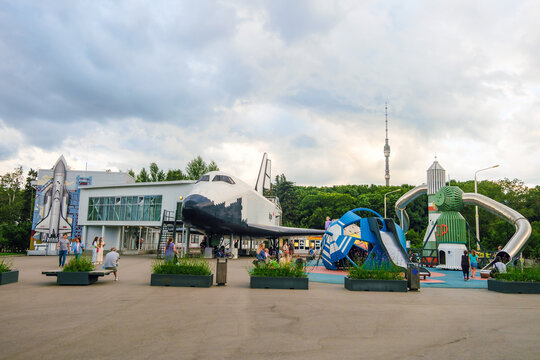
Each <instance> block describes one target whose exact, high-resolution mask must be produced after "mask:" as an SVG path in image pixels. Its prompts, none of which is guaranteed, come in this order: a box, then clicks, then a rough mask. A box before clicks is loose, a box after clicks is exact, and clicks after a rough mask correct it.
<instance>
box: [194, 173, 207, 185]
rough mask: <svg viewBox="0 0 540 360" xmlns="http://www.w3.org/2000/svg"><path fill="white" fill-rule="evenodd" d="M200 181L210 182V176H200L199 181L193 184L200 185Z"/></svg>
mask: <svg viewBox="0 0 540 360" xmlns="http://www.w3.org/2000/svg"><path fill="white" fill-rule="evenodd" d="M201 181H210V175H203V176H201V178H200V179H199V180H197V182H196V183H195V184H197V183H200V182H201Z"/></svg>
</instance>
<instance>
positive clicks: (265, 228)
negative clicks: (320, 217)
mask: <svg viewBox="0 0 540 360" xmlns="http://www.w3.org/2000/svg"><path fill="white" fill-rule="evenodd" d="M248 227H249V228H250V230H252V231H253V230H255V231H258V232H260V233H261V236H302V235H324V230H319V229H304V228H291V227H286V226H272V225H258V224H248Z"/></svg>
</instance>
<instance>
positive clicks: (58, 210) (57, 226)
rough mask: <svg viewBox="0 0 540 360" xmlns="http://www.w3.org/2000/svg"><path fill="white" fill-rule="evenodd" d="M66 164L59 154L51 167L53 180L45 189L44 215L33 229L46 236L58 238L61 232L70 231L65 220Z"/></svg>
mask: <svg viewBox="0 0 540 360" xmlns="http://www.w3.org/2000/svg"><path fill="white" fill-rule="evenodd" d="M66 170H67V164H66V160H65V159H64V157H63V156H60V158H59V159H58V161H57V162H56V164H55V165H54V168H53V181H52V183H51V184H50V185H49V186H48V189H46V190H45V208H44V213H43V214H44V215H45V216H44V217H43V219H42V220H41V221H40V222H39V223H38V224H37V225H36V228H35V231H36V232H40V233H45V234H44V235H46V237H47V238H52V239H55V238H58V237H59V236H60V235H61V234H69V233H71V224H70V223H69V222H68V221H67V211H68V204H69V191H68V190H67V189H66V186H65V180H66Z"/></svg>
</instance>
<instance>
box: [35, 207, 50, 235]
mask: <svg viewBox="0 0 540 360" xmlns="http://www.w3.org/2000/svg"><path fill="white" fill-rule="evenodd" d="M49 215H51V213H50V212H49V213H48V214H47V216H45V217H44V218H43V219H42V220H41V221H40V222H39V223H38V224H37V225H36V231H41V232H43V231H49V228H50V227H51V217H50V216H49Z"/></svg>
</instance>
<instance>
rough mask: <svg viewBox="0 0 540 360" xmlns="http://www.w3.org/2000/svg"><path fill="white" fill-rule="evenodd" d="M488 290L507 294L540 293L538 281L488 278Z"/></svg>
mask: <svg viewBox="0 0 540 360" xmlns="http://www.w3.org/2000/svg"><path fill="white" fill-rule="evenodd" d="M488 290H491V291H497V292H502V293H507V294H540V282H529V281H527V282H525V281H504V280H495V279H489V280H488Z"/></svg>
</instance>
